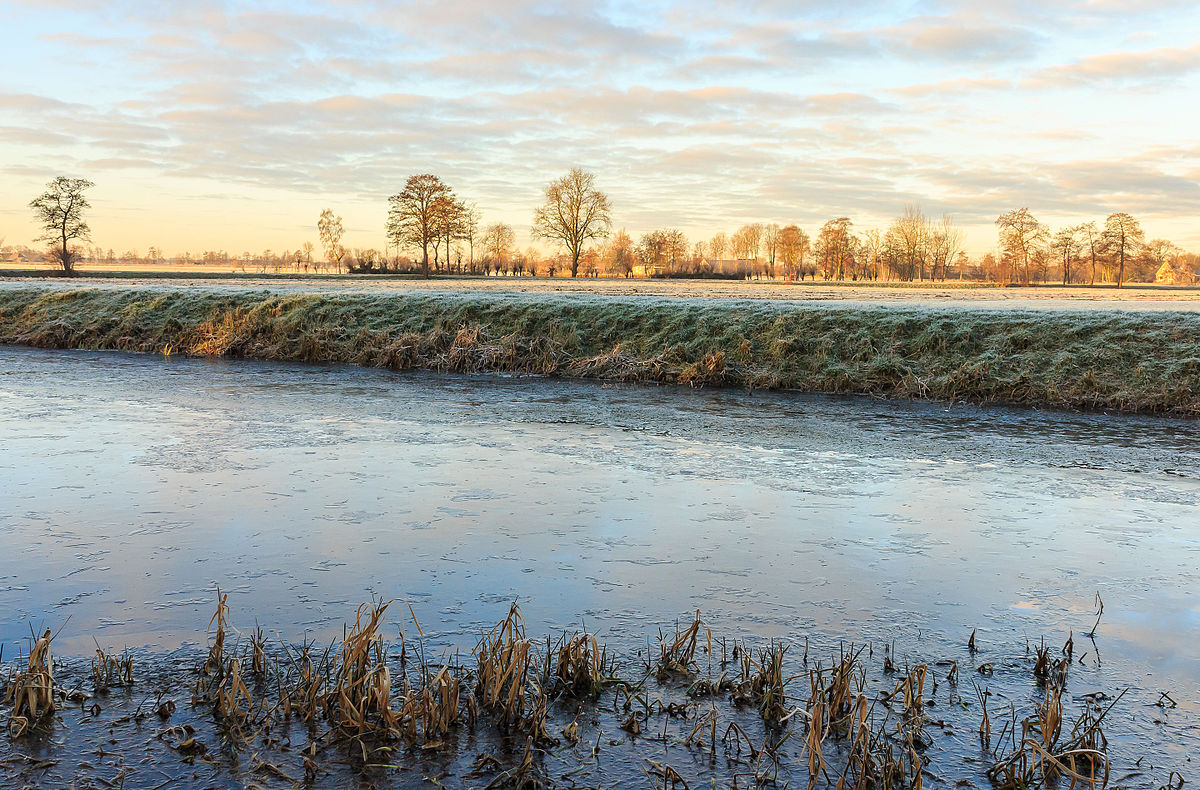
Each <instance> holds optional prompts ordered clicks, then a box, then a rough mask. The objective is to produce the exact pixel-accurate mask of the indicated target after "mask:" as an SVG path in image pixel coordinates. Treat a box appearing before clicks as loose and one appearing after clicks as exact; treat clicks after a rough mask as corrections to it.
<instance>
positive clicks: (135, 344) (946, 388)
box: [0, 284, 1200, 416]
mask: <svg viewBox="0 0 1200 790" xmlns="http://www.w3.org/2000/svg"><path fill="white" fill-rule="evenodd" d="M0 343H3V344H8V345H21V346H33V347H39V348H62V349H69V348H74V349H90V350H121V351H138V352H148V353H167V354H185V355H191V356H222V357H232V358H245V359H256V360H264V361H289V362H325V363H348V364H354V365H359V366H363V367H376V368H388V369H392V370H408V369H427V370H434V371H439V372H457V373H487V372H506V373H535V374H543V375H550V376H562V377H573V378H589V379H599V380H609V381H622V382H647V383H651V382H652V383H660V384H676V385H691V386H707V387H744V388H748V389H771V390H794V391H801V392H815V393H827V394H852V393H853V394H870V395H876V396H884V397H894V398H902V399H916V400H927V401H938V402H969V403H978V404H984V405H1017V406H1026V407H1034V408H1055V409H1068V410H1080V411H1116V412H1134V413H1145V414H1163V415H1172V416H1195V415H1198V414H1200V314H1198V313H1195V312H1190V311H1187V310H1183V309H1180V310H1154V311H1139V310H1120V309H1113V308H1109V309H1104V308H1094V309H1079V308H1075V309H1070V310H1058V309H1051V308H1045V307H1039V308H1033V307H1030V308H1027V309H1023V308H1021V307H1016V306H1012V307H1006V308H1004V309H995V308H991V307H984V306H979V305H973V304H970V303H966V302H960V303H946V304H938V305H924V304H920V305H912V306H909V305H898V304H869V303H853V304H848V303H846V302H840V303H835V302H830V303H822V302H815V301H810V302H797V301H785V300H778V299H731V298H709V299H686V298H677V297H667V296H655V295H650V294H638V295H622V294H617V295H612V294H604V295H601V294H594V293H593V294H588V293H554V292H506V291H497V290H488V291H484V290H466V289H460V290H448V291H429V290H415V289H414V290H411V291H387V292H382V293H370V292H345V291H334V290H332V289H329V290H326V291H322V290H305V291H285V292H273V291H271V290H269V289H261V290H260V289H254V290H249V289H242V290H233V289H220V288H206V287H189V288H186V289H185V288H180V287H155V288H131V287H124V288H114V287H107V288H100V287H79V288H63V287H54V286H49V285H38V284H31V285H30V286H28V287H13V286H9V287H5V288H3V289H0Z"/></svg>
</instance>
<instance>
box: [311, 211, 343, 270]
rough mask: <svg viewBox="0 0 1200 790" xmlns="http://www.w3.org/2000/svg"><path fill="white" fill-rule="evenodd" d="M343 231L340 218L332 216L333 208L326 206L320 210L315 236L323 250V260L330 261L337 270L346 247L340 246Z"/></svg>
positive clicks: (339, 267)
mask: <svg viewBox="0 0 1200 790" xmlns="http://www.w3.org/2000/svg"><path fill="white" fill-rule="evenodd" d="M344 233H345V231H344V230H343V229H342V218H341V217H337V216H334V213H333V209H329V208H327V209H325V210H324V211H322V212H321V218H320V219H319V220H317V237H318V238H319V240H320V242H321V248H322V249H323V250H324V251H325V260H327V261H329V262H330V263H332V264H333V265H334V268H335V269H336V270H337V271H338V272H341V270H342V258H345V257H346V248H345V247H343V246H342V235H343V234H344Z"/></svg>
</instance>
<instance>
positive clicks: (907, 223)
mask: <svg viewBox="0 0 1200 790" xmlns="http://www.w3.org/2000/svg"><path fill="white" fill-rule="evenodd" d="M929 237H930V228H929V222H928V221H927V220H926V219H925V215H924V214H923V213H922V212H921V207H920V206H918V205H915V204H909V205H907V206H905V207H904V214H903V215H902V216H900V217H897V218H896V219H895V220H893V221H892V224H891V226H890V227H889V228H888V231H887V236H886V238H885V242H886V244H887V247H888V252H889V257H890V258H891V263H892V269H893V271H895V272H896V274H897V275H898V276H899V278H900V279H901V280H923V279H925V260H926V257H927V256H928V253H929V241H930V238H929Z"/></svg>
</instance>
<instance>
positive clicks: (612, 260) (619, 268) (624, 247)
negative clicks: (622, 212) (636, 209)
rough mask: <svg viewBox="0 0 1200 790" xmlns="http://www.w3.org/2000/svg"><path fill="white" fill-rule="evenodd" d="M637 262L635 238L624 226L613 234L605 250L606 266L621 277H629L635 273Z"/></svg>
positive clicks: (610, 271)
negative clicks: (630, 235)
mask: <svg viewBox="0 0 1200 790" xmlns="http://www.w3.org/2000/svg"><path fill="white" fill-rule="evenodd" d="M636 262H637V253H636V251H635V250H634V246H633V239H631V238H629V234H628V233H627V232H626V231H625V229H624V228H622V229H621V230H619V231H617V232H616V233H614V234H613V236H612V238H611V239H610V240H609V242H608V244H607V246H606V249H605V252H604V266H605V269H606V270H607V271H608V273H609V274H611V275H613V276H619V277H629V276H631V275H632V274H633V266H634V264H635V263H636Z"/></svg>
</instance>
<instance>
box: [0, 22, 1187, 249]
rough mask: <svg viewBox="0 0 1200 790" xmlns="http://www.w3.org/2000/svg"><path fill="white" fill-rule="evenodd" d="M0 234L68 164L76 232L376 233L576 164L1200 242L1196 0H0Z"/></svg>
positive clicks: (732, 198)
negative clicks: (451, 191) (413, 192)
mask: <svg viewBox="0 0 1200 790" xmlns="http://www.w3.org/2000/svg"><path fill="white" fill-rule="evenodd" d="M0 13H2V17H0V18H3V20H4V22H5V37H4V38H5V53H4V57H5V67H4V69H3V71H2V72H0V236H6V237H7V239H8V243H9V244H12V243H28V242H30V241H31V240H32V238H33V237H34V236H35V235H36V233H35V229H34V227H33V224H32V221H31V219H32V217H31V214H30V212H29V210H28V208H27V205H26V204H27V203H28V202H29V200H30V198H32V197H33V196H34V195H35V194H37V192H38V191H40V189H41V187H42V186H43V184H44V183H45V181H47V180H48V179H49V178H51V177H53V176H55V175H59V174H68V175H80V176H85V177H87V178H90V179H91V180H93V181H95V182H96V188H95V189H94V190H93V192H92V203H93V206H94V209H93V212H92V227H93V235H94V239H95V241H96V242H97V243H98V244H100V245H102V246H105V247H113V248H115V249H116V250H117V251H118V252H121V251H123V250H125V249H129V248H134V249H137V250H140V251H143V252H144V251H145V249H146V248H147V247H148V246H150V245H158V246H160V247H164V248H165V249H166V251H167V252H168V253H173V252H175V251H182V250H185V249H186V250H192V251H196V250H199V249H204V248H212V249H226V250H228V251H230V252H234V253H237V252H241V251H243V250H253V251H261V250H263V249H266V248H272V249H275V250H280V249H283V248H295V247H297V246H299V245H300V244H302V243H303V242H304V241H313V242H315V241H316V229H315V224H316V219H317V216H318V214H319V213H320V210H321V209H322V208H324V207H326V206H329V207H332V208H334V209H335V210H336V211H337V212H338V213H340V214H342V215H343V216H344V217H345V218H346V224H347V228H348V232H347V238H346V242H348V244H349V246H364V247H365V246H382V230H383V223H384V216H385V214H386V198H387V196H388V195H389V194H391V193H393V192H396V191H398V190H399V188H400V187H401V186H402V184H403V182H404V180H405V178H406V177H407V176H408V175H410V174H412V173H417V172H426V171H428V172H434V173H437V174H439V175H441V176H442V177H443V178H444V179H445V180H446V181H447V182H449V183H450V184H451V186H453V187H454V188H455V189H456V190H457V191H458V193H459V194H460V195H462V196H464V197H466V198H468V199H471V200H474V201H476V202H477V203H478V204H479V206H480V208H481V209H482V210H483V212H484V214H485V221H506V222H509V223H511V224H513V225H514V226H515V227H516V228H517V231H518V241H519V242H520V243H522V244H524V243H526V242H527V238H528V237H527V229H528V225H529V218H530V214H531V212H532V210H533V207H534V205H535V204H536V202H537V200H538V197H539V195H540V190H541V188H542V186H543V185H544V184H545V183H546V182H547V181H549V180H550V179H552V178H554V177H557V176H558V175H560V174H561V173H562V172H563V171H565V170H566V169H567V168H569V167H572V166H576V165H580V166H583V167H586V168H588V169H591V170H593V171H595V173H596V174H597V177H598V179H599V183H600V185H601V186H602V188H604V189H605V190H606V191H608V192H609V194H610V195H611V197H612V199H613V203H614V209H615V211H614V220H615V222H616V224H617V226H618V227H621V226H624V227H627V228H628V229H629V230H630V232H631V233H633V234H635V235H636V234H638V233H641V232H643V231H645V230H649V229H651V228H654V227H665V226H674V227H680V228H683V229H684V230H685V231H686V232H687V233H688V235H689V236H690V237H692V238H693V239H700V238H708V237H710V236H711V235H712V234H713V233H714V232H716V231H720V230H724V231H732V230H734V229H736V228H737V226H738V225H740V224H743V223H745V222H751V221H775V222H781V223H783V222H797V223H800V224H801V225H802V226H804V227H806V228H808V229H809V230H810V231H811V230H815V229H816V228H817V227H819V225H820V223H822V222H823V221H824V220H826V219H828V218H830V217H833V216H838V215H847V216H850V217H851V218H852V219H854V221H855V223H856V225H857V226H858V227H860V228H866V227H872V226H883V225H885V224H886V223H887V222H888V220H889V218H891V217H893V216H895V215H896V214H898V213H899V212H900V211H901V210H902V209H903V206H904V205H905V204H906V203H908V202H917V201H919V202H920V204H921V206H922V207H923V208H924V210H925V211H926V212H927V213H931V214H941V213H943V212H946V213H949V214H951V215H952V216H953V217H954V218H955V220H956V221H957V222H958V223H959V224H961V225H962V226H964V227H965V228H966V229H967V231H968V236H967V237H968V242H969V246H970V247H971V250H972V252H974V253H982V252H984V251H987V250H989V249H990V248H991V247H992V246H993V245H994V235H995V234H994V228H993V226H992V220H993V219H994V218H995V216H996V215H997V214H998V213H1000V212H1001V211H1005V210H1008V209H1010V208H1016V207H1020V206H1028V207H1030V208H1031V209H1032V210H1033V211H1034V213H1035V214H1037V215H1038V216H1039V217H1040V218H1042V219H1043V220H1045V221H1049V222H1051V223H1052V224H1055V225H1057V224H1061V223H1066V222H1075V221H1081V220H1084V219H1092V218H1096V219H1100V220H1102V219H1103V217H1104V216H1105V215H1106V214H1108V213H1109V212H1111V211H1117V210H1120V211H1129V212H1131V213H1133V214H1134V215H1135V216H1137V217H1138V218H1139V219H1141V220H1142V222H1143V224H1144V226H1145V227H1146V230H1147V232H1148V234H1149V235H1150V236H1163V237H1167V238H1171V239H1173V240H1175V241H1177V242H1179V243H1182V244H1184V245H1185V246H1188V247H1190V248H1193V249H1195V248H1198V247H1200V100H1198V97H1200V3H1196V2H1195V0H1185V1H1184V2H1160V1H1159V0H1142V2H1119V1H1118V0H1040V1H1039V2H1016V0H991V1H990V2H973V3H972V2H920V0H915V1H914V2H904V3H861V2H855V0H847V1H846V2H841V3H830V2H819V3H818V2H808V0H761V1H760V2H755V1H754V0H740V2H737V1H734V0H729V1H728V2H725V1H720V2H693V3H683V2H679V3H672V2H659V1H658V0H636V2H634V1H626V0H615V1H613V2H600V1H599V0H574V2H570V3H565V2H564V3H550V2H531V1H530V0H489V1H484V0H472V1H470V2H468V1H465V0H420V1H419V2H396V1H395V0H391V1H389V2H379V3H373V2H352V1H351V0H331V1H330V2H313V1H311V0H292V1H291V2H281V3H267V2H263V3H236V2H227V3H221V2H213V1H212V0H192V2H188V3H172V2H168V3H163V2H152V3H143V2H116V3H104V2H96V1H95V0H93V1H91V2H75V1H73V0H30V1H29V2H12V1H11V0H3V1H0Z"/></svg>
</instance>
